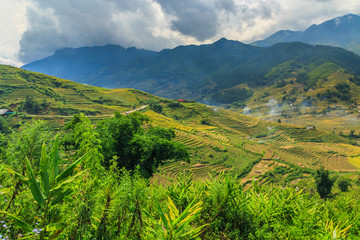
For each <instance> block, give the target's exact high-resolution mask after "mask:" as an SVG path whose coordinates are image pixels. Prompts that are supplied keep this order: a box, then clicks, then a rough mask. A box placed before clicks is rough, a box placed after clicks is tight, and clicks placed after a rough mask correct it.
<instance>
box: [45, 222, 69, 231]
mask: <svg viewBox="0 0 360 240" xmlns="http://www.w3.org/2000/svg"><path fill="white" fill-rule="evenodd" d="M65 227H66V224H64V223H51V224H49V225H47V226H46V231H49V232H55V231H59V230H62V229H64V228H65Z"/></svg>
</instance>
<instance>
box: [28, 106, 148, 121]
mask: <svg viewBox="0 0 360 240" xmlns="http://www.w3.org/2000/svg"><path fill="white" fill-rule="evenodd" d="M148 106H149V105H144V106H141V107H139V108H136V109H134V110H130V111H126V112H122V113H121V114H123V115H126V114H130V113H132V112H136V111H140V110H142V109H144V108H146V107H148ZM28 116H31V117H47V118H51V117H60V118H72V117H73V115H54V114H52V115H35V114H28ZM99 116H102V117H113V116H114V114H106V115H89V116H86V117H88V118H96V117H99Z"/></svg>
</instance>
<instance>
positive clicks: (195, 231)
mask: <svg viewBox="0 0 360 240" xmlns="http://www.w3.org/2000/svg"><path fill="white" fill-rule="evenodd" d="M207 225H208V224H205V225H202V226H200V227H197V228H194V229H192V230H190V231H188V232H186V233H185V234H182V235H180V236H179V237H180V238H186V239H195V238H197V237H198V236H199V235H200V233H201V230H202V229H203V228H204V227H206V226H207Z"/></svg>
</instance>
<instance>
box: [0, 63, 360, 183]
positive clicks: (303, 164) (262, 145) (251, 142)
mask: <svg viewBox="0 0 360 240" xmlns="http://www.w3.org/2000/svg"><path fill="white" fill-rule="evenodd" d="M0 69H1V71H0V80H1V81H0V84H1V91H2V94H1V101H2V108H4V107H6V108H8V107H10V108H12V110H20V114H18V115H17V116H13V117H12V121H14V122H17V123H20V124H21V122H23V121H28V120H29V118H35V119H45V120H48V121H49V125H50V126H55V127H56V128H60V129H61V128H63V127H64V124H66V123H68V122H69V120H70V118H71V115H73V114H75V113H81V112H82V113H85V114H88V115H92V119H93V120H94V121H96V120H99V119H104V118H109V117H111V116H112V114H113V111H114V110H117V111H120V112H125V111H128V110H130V109H131V108H134V109H135V108H138V107H141V106H144V105H145V106H147V105H148V106H147V107H144V108H142V109H141V110H140V112H141V113H143V114H144V115H145V116H147V117H149V118H150V119H151V120H152V124H153V125H154V126H161V127H166V128H172V129H174V130H175V133H176V137H175V140H176V141H178V142H180V143H183V144H184V145H185V146H186V147H187V149H188V150H189V152H190V155H191V162H190V164H188V163H181V162H169V163H168V164H167V165H166V166H164V167H162V168H160V170H159V173H158V174H157V175H156V176H155V178H159V179H162V180H165V179H167V178H168V177H172V178H173V177H176V176H178V175H179V174H181V173H182V172H186V171H189V170H191V171H192V172H193V174H194V175H195V176H196V177H198V178H206V177H207V176H208V174H209V173H211V172H214V171H215V172H218V173H220V172H223V171H225V172H233V173H237V174H240V175H241V176H242V177H246V176H248V177H247V178H244V181H245V182H246V181H247V180H246V179H250V178H251V177H249V176H252V177H256V176H260V175H263V174H264V173H266V172H268V171H270V170H271V169H272V168H266V167H262V170H256V171H255V172H251V169H252V167H253V166H254V165H255V166H264V162H263V161H265V163H266V162H267V163H268V164H272V165H273V164H279V163H282V164H285V165H284V166H286V168H287V169H288V170H287V171H288V172H289V173H291V172H293V173H295V172H298V171H299V169H314V168H318V167H319V166H320V165H324V166H325V167H326V168H328V169H331V170H335V171H350V172H352V171H357V169H358V167H360V162H359V159H358V154H359V153H360V148H359V147H357V146H354V145H352V142H351V141H350V140H348V139H346V138H343V137H340V136H338V135H336V134H333V133H330V132H326V131H321V130H317V129H306V128H305V127H300V126H296V125H287V124H279V123H276V122H269V121H264V120H260V119H257V118H252V117H248V116H245V115H242V114H239V113H236V112H231V111H227V110H224V109H221V108H215V107H210V106H206V105H203V104H199V103H195V102H192V101H185V102H177V101H175V102H174V101H173V100H168V99H163V98H159V97H156V96H153V95H150V94H147V93H144V92H141V91H138V90H131V89H113V90H109V89H103V88H98V87H91V86H87V85H83V84H79V83H74V82H71V81H68V80H62V79H58V78H54V77H49V76H46V75H43V74H38V73H32V72H28V71H25V70H21V69H18V68H13V67H9V66H1V68H0ZM29 98H30V99H33V100H34V101H36V102H40V103H42V101H43V100H42V99H45V100H46V103H47V104H46V108H44V109H40V110H39V112H38V113H31V112H30V113H26V112H28V111H29V109H27V108H25V109H24V108H22V106H24V103H25V102H27V101H28V99H29ZM30 110H31V111H32V109H31V108H30ZM258 164H260V165H258ZM268 164H267V165H268ZM306 171H307V170H306ZM306 171H305V172H306ZM248 174H251V175H248ZM298 178H299V179H301V178H306V174H305V175H304V174H300V175H299V174H295V175H291V174H290V176H289V177H288V178H287V180H286V181H289V182H290V181H292V180H294V179H298Z"/></svg>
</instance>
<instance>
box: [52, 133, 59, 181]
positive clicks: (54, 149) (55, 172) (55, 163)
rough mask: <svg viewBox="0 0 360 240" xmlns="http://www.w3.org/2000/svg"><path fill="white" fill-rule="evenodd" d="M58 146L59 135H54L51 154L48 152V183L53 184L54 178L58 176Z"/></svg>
mask: <svg viewBox="0 0 360 240" xmlns="http://www.w3.org/2000/svg"><path fill="white" fill-rule="evenodd" d="M59 145H60V139H59V134H58V135H56V138H55V142H54V144H53V146H52V149H51V152H50V159H51V162H50V182H51V183H53V182H54V180H55V179H56V177H57V176H58V175H59V160H60V155H59Z"/></svg>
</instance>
